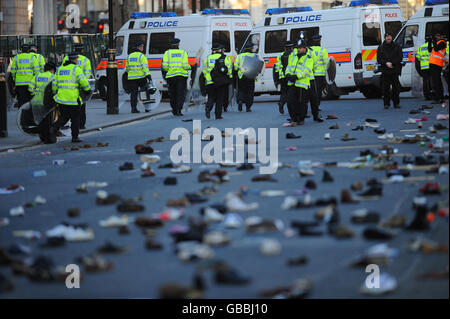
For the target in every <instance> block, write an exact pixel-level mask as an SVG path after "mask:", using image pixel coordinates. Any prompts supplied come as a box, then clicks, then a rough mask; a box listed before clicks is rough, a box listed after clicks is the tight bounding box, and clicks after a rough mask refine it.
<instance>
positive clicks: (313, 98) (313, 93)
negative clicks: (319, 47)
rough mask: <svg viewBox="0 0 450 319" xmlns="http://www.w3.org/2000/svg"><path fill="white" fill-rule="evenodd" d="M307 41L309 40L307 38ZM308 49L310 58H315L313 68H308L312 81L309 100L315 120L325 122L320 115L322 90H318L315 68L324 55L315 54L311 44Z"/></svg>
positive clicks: (310, 80)
mask: <svg viewBox="0 0 450 319" xmlns="http://www.w3.org/2000/svg"><path fill="white" fill-rule="evenodd" d="M305 41H306V42H307V40H306V39H305ZM307 49H308V50H307V53H306V54H307V55H308V58H309V59H312V60H313V67H312V68H311V70H308V71H309V82H310V84H309V89H308V102H309V103H310V105H311V113H312V115H313V119H314V121H315V122H323V120H322V119H321V118H320V116H319V104H320V100H319V93H320V94H321V92H318V90H317V85H316V81H315V77H314V68H318V65H319V64H320V60H321V59H322V57H321V56H319V55H318V54H315V52H314V50H313V49H312V48H311V47H310V46H308V48H307ZM306 113H308V112H306ZM306 117H308V116H306Z"/></svg>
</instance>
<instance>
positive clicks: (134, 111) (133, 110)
mask: <svg viewBox="0 0 450 319" xmlns="http://www.w3.org/2000/svg"><path fill="white" fill-rule="evenodd" d="M131 113H141V111H139V110H138V109H132V110H131Z"/></svg>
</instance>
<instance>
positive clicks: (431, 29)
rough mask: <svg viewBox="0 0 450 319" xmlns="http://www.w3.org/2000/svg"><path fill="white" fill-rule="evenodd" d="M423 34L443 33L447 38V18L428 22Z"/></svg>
mask: <svg viewBox="0 0 450 319" xmlns="http://www.w3.org/2000/svg"><path fill="white" fill-rule="evenodd" d="M425 30H426V31H425V35H434V34H436V33H437V32H439V33H440V34H443V35H444V38H446V39H448V20H447V21H439V22H428V23H427V27H426V29H425Z"/></svg>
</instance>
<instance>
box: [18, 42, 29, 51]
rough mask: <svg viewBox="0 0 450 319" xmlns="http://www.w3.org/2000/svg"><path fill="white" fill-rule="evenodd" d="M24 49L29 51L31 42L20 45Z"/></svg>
mask: <svg viewBox="0 0 450 319" xmlns="http://www.w3.org/2000/svg"><path fill="white" fill-rule="evenodd" d="M20 48H21V49H22V51H28V50H30V45H29V44H26V43H24V44H22V46H21V47H20Z"/></svg>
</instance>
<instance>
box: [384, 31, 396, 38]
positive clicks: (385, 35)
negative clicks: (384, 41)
mask: <svg viewBox="0 0 450 319" xmlns="http://www.w3.org/2000/svg"><path fill="white" fill-rule="evenodd" d="M388 35H390V36H391V37H393V36H394V35H393V34H392V33H391V32H386V33H385V34H384V37H385V38H386V37H387V36H388Z"/></svg>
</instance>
